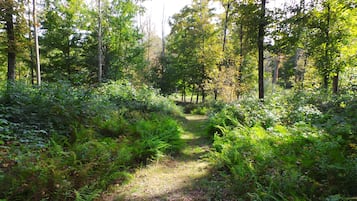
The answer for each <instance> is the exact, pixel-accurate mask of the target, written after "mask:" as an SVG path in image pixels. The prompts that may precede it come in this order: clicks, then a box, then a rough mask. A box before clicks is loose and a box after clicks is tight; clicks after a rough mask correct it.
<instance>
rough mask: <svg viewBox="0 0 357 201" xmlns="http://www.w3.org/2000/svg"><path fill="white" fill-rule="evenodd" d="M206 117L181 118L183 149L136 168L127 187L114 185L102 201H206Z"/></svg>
mask: <svg viewBox="0 0 357 201" xmlns="http://www.w3.org/2000/svg"><path fill="white" fill-rule="evenodd" d="M206 126H207V117H206V116H202V115H185V120H184V122H183V129H184V132H183V135H182V139H183V140H184V141H185V143H186V144H185V146H184V148H183V150H182V151H181V152H180V153H179V154H178V155H177V156H173V157H165V158H163V159H160V160H158V161H155V162H153V163H152V164H149V165H148V166H145V167H142V168H139V169H138V170H137V171H136V172H135V173H134V175H133V178H132V179H131V180H130V182H129V183H128V184H125V185H123V186H117V187H115V188H114V189H113V190H112V193H110V194H107V195H105V196H103V197H102V199H103V200H106V201H120V200H124V201H125V200H134V201H142V200H148V201H164V200H166V201H191V200H210V198H209V197H207V196H208V195H209V194H211V193H207V191H208V192H209V191H210V190H211V189H209V188H211V187H212V184H209V181H208V180H207V178H208V177H209V172H210V165H209V163H208V161H207V154H208V153H209V149H210V141H209V140H208V139H207V137H205V128H206Z"/></svg>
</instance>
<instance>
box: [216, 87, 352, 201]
mask: <svg viewBox="0 0 357 201" xmlns="http://www.w3.org/2000/svg"><path fill="white" fill-rule="evenodd" d="M356 103H357V99H356V94H354V93H351V92H346V93H343V94H340V95H338V96H334V95H328V94H324V93H312V92H309V93H307V92H294V94H292V93H291V94H290V93H287V94H284V96H277V97H273V98H268V99H267V100H265V102H264V103H263V102H261V101H259V100H254V99H245V100H242V101H239V102H237V103H234V104H217V105H216V106H215V107H213V111H214V112H212V113H211V115H210V129H209V132H210V134H211V135H212V139H213V141H214V142H213V147H214V150H213V152H212V156H211V159H212V161H213V163H214V164H215V167H216V169H217V171H219V172H220V173H222V174H225V175H226V178H227V182H229V183H231V184H232V189H231V190H232V191H233V192H235V194H236V195H235V196H236V197H237V200H348V199H350V198H352V197H355V196H357V191H356V186H357V144H356V142H357V125H356V121H357V105H356Z"/></svg>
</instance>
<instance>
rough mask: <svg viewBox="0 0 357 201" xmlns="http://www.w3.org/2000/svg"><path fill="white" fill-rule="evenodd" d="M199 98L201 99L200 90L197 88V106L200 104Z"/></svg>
mask: <svg viewBox="0 0 357 201" xmlns="http://www.w3.org/2000/svg"><path fill="white" fill-rule="evenodd" d="M199 97H200V90H199V88H197V91H196V104H198V102H199Z"/></svg>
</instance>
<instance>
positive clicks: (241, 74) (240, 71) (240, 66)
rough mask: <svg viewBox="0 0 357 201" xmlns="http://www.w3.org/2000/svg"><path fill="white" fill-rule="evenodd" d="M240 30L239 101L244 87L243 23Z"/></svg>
mask: <svg viewBox="0 0 357 201" xmlns="http://www.w3.org/2000/svg"><path fill="white" fill-rule="evenodd" d="M239 27H240V30H239V43H240V44H239V45H240V48H239V60H240V61H239V70H238V90H237V99H239V96H240V92H241V86H242V77H243V61H244V58H243V56H244V52H243V36H244V31H243V22H240V25H239Z"/></svg>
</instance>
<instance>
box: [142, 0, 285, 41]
mask: <svg viewBox="0 0 357 201" xmlns="http://www.w3.org/2000/svg"><path fill="white" fill-rule="evenodd" d="M285 1H287V0H270V1H269V2H270V3H269V5H268V6H269V7H278V6H281V5H282V4H283V3H284V2H285ZM191 2H192V0H147V1H145V2H144V3H143V6H144V7H145V8H146V16H144V17H143V19H142V20H143V21H144V20H147V19H148V16H150V21H151V23H152V28H153V30H154V32H155V33H156V34H157V35H158V36H160V37H161V35H162V19H163V16H164V14H163V10H165V19H166V20H165V21H166V22H165V26H164V32H165V35H168V34H169V33H170V26H169V24H168V19H169V17H171V16H172V15H174V14H175V13H178V12H179V11H180V10H181V9H182V8H183V7H184V6H186V5H189V4H191ZM164 8H165V9H164Z"/></svg>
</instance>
